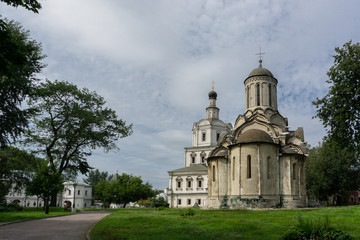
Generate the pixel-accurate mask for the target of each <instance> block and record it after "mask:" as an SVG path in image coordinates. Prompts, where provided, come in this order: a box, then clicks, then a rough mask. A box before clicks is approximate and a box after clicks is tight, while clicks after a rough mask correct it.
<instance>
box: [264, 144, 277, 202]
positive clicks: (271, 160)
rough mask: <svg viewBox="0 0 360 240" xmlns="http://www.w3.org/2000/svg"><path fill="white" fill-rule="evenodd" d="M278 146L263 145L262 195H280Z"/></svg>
mask: <svg viewBox="0 0 360 240" xmlns="http://www.w3.org/2000/svg"><path fill="white" fill-rule="evenodd" d="M277 151H278V150H277V146H276V145H273V144H262V145H261V146H260V153H261V154H260V155H261V167H260V171H261V195H262V196H265V195H279V161H278V159H277V154H276V153H277Z"/></svg>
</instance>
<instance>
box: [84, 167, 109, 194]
mask: <svg viewBox="0 0 360 240" xmlns="http://www.w3.org/2000/svg"><path fill="white" fill-rule="evenodd" d="M112 176H113V175H110V174H109V173H108V172H100V171H99V169H96V170H90V171H89V172H88V173H87V177H86V178H83V181H84V182H85V183H86V184H89V185H90V186H91V187H92V192H93V199H96V200H98V199H99V198H98V196H96V194H95V186H96V184H98V183H99V182H100V181H101V180H105V181H110V180H111V178H112Z"/></svg>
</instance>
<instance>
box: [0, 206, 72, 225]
mask: <svg viewBox="0 0 360 240" xmlns="http://www.w3.org/2000/svg"><path fill="white" fill-rule="evenodd" d="M64 214H71V212H64V208H60V207H50V209H49V214H48V215H46V214H45V210H44V208H41V207H40V208H36V207H24V208H23V210H22V211H18V212H0V222H13V221H18V220H22V219H30V218H41V217H46V216H56V215H64Z"/></svg>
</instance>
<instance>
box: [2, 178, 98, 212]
mask: <svg viewBox="0 0 360 240" xmlns="http://www.w3.org/2000/svg"><path fill="white" fill-rule="evenodd" d="M74 194H75V195H74ZM74 197H75V208H79V209H83V208H89V207H91V199H92V188H91V186H90V185H88V184H85V183H75V184H74V183H73V182H65V183H64V191H63V192H62V193H60V194H59V195H58V199H57V204H56V205H57V206H58V207H67V208H72V207H73V202H74ZM5 198H6V202H7V203H8V204H10V203H15V204H18V205H19V206H22V207H43V206H44V205H45V203H44V200H43V199H41V198H38V197H37V196H27V195H26V194H25V189H19V190H16V189H15V187H12V188H11V189H10V191H9V193H8V195H6V197H5Z"/></svg>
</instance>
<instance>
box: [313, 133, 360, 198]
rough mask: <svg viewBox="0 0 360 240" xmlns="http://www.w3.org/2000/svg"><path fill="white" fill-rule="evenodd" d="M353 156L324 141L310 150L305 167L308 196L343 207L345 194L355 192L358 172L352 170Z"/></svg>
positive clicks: (345, 150)
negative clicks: (330, 201)
mask: <svg viewBox="0 0 360 240" xmlns="http://www.w3.org/2000/svg"><path fill="white" fill-rule="evenodd" d="M356 161H357V160H356V155H355V153H354V151H353V150H352V149H351V148H346V147H345V148H344V147H342V146H341V145H339V144H338V143H337V142H335V141H330V140H326V141H324V142H323V143H322V145H319V146H318V147H314V148H312V149H310V152H309V158H308V161H307V166H306V178H307V179H306V182H307V190H308V195H309V196H310V197H314V198H316V199H317V200H319V201H326V202H328V203H329V199H330V198H332V199H333V202H332V204H335V203H336V204H337V205H341V204H342V203H345V202H344V201H343V200H345V201H346V199H347V197H348V193H349V191H352V190H354V189H357V187H358V186H359V181H360V171H359V169H358V168H356V167H354V164H356Z"/></svg>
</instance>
